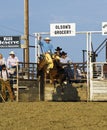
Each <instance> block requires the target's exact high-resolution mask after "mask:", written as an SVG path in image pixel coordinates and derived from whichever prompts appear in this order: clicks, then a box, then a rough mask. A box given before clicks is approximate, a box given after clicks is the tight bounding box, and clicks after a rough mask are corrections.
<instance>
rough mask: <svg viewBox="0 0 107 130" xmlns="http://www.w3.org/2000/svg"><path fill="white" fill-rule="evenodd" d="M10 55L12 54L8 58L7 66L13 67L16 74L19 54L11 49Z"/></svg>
mask: <svg viewBox="0 0 107 130" xmlns="http://www.w3.org/2000/svg"><path fill="white" fill-rule="evenodd" d="M9 55H10V56H9V57H8V59H7V68H8V69H11V70H12V71H14V74H16V69H17V65H18V62H19V59H18V57H17V56H15V53H14V51H11V52H10V53H9Z"/></svg>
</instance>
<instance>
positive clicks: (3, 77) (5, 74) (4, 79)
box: [0, 65, 15, 101]
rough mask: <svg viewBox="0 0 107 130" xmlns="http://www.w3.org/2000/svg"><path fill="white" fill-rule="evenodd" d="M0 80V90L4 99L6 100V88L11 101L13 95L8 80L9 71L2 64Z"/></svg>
mask: <svg viewBox="0 0 107 130" xmlns="http://www.w3.org/2000/svg"><path fill="white" fill-rule="evenodd" d="M0 81H1V92H2V96H3V98H4V100H5V101H6V98H7V97H6V90H8V93H9V96H10V99H11V101H14V99H15V97H14V94H13V92H12V88H11V85H10V81H9V71H8V70H7V68H6V65H2V71H1V72H0Z"/></svg>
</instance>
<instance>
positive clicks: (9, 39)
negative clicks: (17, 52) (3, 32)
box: [0, 36, 21, 48]
mask: <svg viewBox="0 0 107 130" xmlns="http://www.w3.org/2000/svg"><path fill="white" fill-rule="evenodd" d="M20 39H21V37H20V36H0V48H20Z"/></svg>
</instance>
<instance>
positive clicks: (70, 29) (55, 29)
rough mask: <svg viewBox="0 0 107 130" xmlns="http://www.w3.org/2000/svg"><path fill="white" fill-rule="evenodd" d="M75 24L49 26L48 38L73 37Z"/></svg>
mask: <svg viewBox="0 0 107 130" xmlns="http://www.w3.org/2000/svg"><path fill="white" fill-rule="evenodd" d="M75 32H76V27H75V23H58V24H50V36H53V37H60V36H75Z"/></svg>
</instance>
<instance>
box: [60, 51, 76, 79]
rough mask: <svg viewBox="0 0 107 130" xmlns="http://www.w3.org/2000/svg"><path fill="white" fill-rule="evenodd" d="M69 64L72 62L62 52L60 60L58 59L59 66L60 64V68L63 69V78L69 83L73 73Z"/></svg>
mask: <svg viewBox="0 0 107 130" xmlns="http://www.w3.org/2000/svg"><path fill="white" fill-rule="evenodd" d="M71 63H72V60H71V59H70V58H69V57H68V56H67V53H66V52H64V51H62V53H61V58H60V64H61V66H62V68H63V69H64V71H65V76H66V77H67V78H68V80H69V81H70V79H71V78H72V77H73V72H72V69H71V66H70V64H71Z"/></svg>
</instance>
